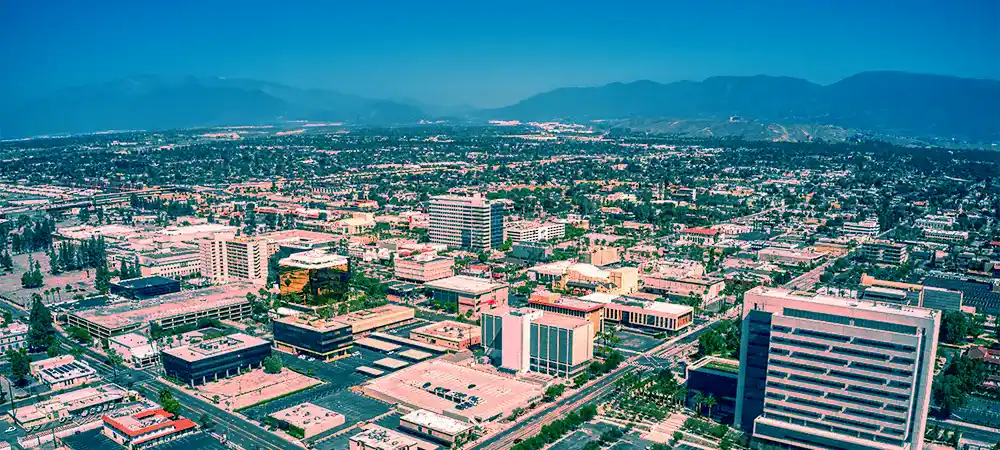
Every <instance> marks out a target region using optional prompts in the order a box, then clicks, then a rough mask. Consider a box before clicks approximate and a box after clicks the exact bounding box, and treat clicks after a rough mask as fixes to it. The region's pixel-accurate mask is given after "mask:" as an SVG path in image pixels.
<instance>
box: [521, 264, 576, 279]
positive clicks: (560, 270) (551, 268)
mask: <svg viewBox="0 0 1000 450" xmlns="http://www.w3.org/2000/svg"><path fill="white" fill-rule="evenodd" d="M574 264H576V261H570V260H563V261H555V262H550V263H546V264H539V265H537V266H532V267H530V268H529V269H528V270H529V271H532V272H537V273H540V274H543V275H552V276H563V275H565V274H566V270H568V269H569V268H570V266H572V265H574Z"/></svg>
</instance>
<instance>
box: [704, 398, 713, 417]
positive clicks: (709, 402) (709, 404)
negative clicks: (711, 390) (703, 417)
mask: <svg viewBox="0 0 1000 450" xmlns="http://www.w3.org/2000/svg"><path fill="white" fill-rule="evenodd" d="M714 406H715V396H714V395H712V394H708V397H705V407H706V408H708V418H709V419H711V418H712V407H714Z"/></svg>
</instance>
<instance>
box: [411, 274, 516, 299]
mask: <svg viewBox="0 0 1000 450" xmlns="http://www.w3.org/2000/svg"><path fill="white" fill-rule="evenodd" d="M424 286H425V287H429V288H432V289H440V290H443V291H451V292H461V293H467V294H476V295H479V294H486V293H489V292H493V291H495V290H497V289H500V288H503V287H505V286H506V284H503V283H494V282H492V281H490V280H488V279H486V278H477V277H470V276H467V275H456V276H453V277H448V278H441V279H440V280H434V281H428V282H426V283H424Z"/></svg>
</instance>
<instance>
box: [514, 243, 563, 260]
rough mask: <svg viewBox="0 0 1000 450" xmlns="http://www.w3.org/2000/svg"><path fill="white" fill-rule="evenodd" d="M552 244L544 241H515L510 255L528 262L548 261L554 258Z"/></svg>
mask: <svg viewBox="0 0 1000 450" xmlns="http://www.w3.org/2000/svg"><path fill="white" fill-rule="evenodd" d="M552 255H553V250H552V245H551V244H546V243H542V242H514V243H513V244H511V248H510V256H511V257H512V258H517V259H523V260H525V261H528V262H539V261H548V260H550V259H552Z"/></svg>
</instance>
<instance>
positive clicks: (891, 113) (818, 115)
mask: <svg viewBox="0 0 1000 450" xmlns="http://www.w3.org/2000/svg"><path fill="white" fill-rule="evenodd" d="M442 114H449V116H448V117H447V119H448V120H449V121H452V122H456V121H461V122H481V121H484V120H488V119H505V120H514V119H517V120H554V119H563V120H577V121H583V120H610V121H616V122H617V123H624V124H626V125H627V126H636V127H640V128H643V129H647V130H651V131H661V132H671V133H681V134H691V133H692V129H691V128H679V127H677V124H678V123H684V124H695V126H694V128H693V129H694V130H702V129H709V130H710V132H712V133H713V135H718V134H727V133H728V134H738V135H745V134H746V127H733V126H732V125H731V124H733V123H752V124H757V125H755V126H759V127H762V128H764V129H768V130H778V131H777V134H778V135H781V134H783V133H782V131H781V130H782V129H786V130H787V128H788V127H794V128H795V129H796V130H799V131H801V133H798V134H796V133H792V135H791V136H789V135H788V133H784V134H785V136H784V138H786V139H790V140H799V139H805V138H807V137H812V136H814V134H810V133H811V131H806V130H813V131H815V130H822V129H824V128H826V127H832V128H836V129H840V130H857V131H865V132H871V133H876V134H885V135H900V136H913V137H936V138H943V139H952V138H955V139H961V140H967V141H971V142H980V143H985V142H997V141H1000V81H996V80H979V79H966V78H956V77H950V76H938V75H918V74H909V73H902V72H865V73H860V74H857V75H854V76H851V77H848V78H845V79H843V80H840V81H838V82H836V83H833V84H830V85H825V86H824V85H819V84H815V83H812V82H809V81H806V80H802V79H797V78H788V77H770V76H752V77H712V78H708V79H706V80H704V81H701V82H694V81H681V82H675V83H667V84H663V83H657V82H653V81H636V82H632V83H612V84H608V85H605V86H599V87H583V88H561V89H556V90H553V91H550V92H545V93H542V94H538V95H535V96H532V97H529V98H527V99H524V100H522V101H520V102H518V103H516V104H513V105H510V106H507V107H504V108H497V109H488V110H469V109H464V108H463V109H460V110H455V109H453V108H439V107H433V106H428V105H422V104H419V103H417V102H412V101H405V100H403V101H399V100H381V99H371V98H365V97H361V96H356V95H351V94H344V93H339V92H335V91H331V90H325V89H299V88H293V87H289V86H284V85H280V84H276V83H269V82H264V81H255V80H244V79H226V78H194V77H187V78H177V79H172V78H167V77H158V76H140V77H130V78H126V79H122V80H117V81H113V82H108V83H102V84H95V85H88V86H81V87H76V88H71V89H64V90H61V91H58V92H53V93H52V94H50V95H48V96H46V97H44V98H41V99H37V100H33V101H30V102H27V103H24V104H21V105H7V106H6V107H2V108H0V130H2V132H3V137H4V138H12V137H25V136H35V135H42V134H57V133H84V132H93V131H100V130H109V129H147V130H149V129H170V128H184V127H196V126H215V125H250V124H263V123H274V122H279V121H286V120H311V121H338V122H345V123H348V124H358V125H372V126H387V125H404V124H414V123H417V122H419V121H420V120H435V119H438V118H441V117H440V115H442ZM622 119H627V120H624V121H623V120H622ZM713 123H724V124H729V125H727V126H725V127H718V126H717V127H714V128H708V127H709V126H711V125H712V124H713ZM664 124H665V125H664ZM712 130H721V131H712ZM727 130H730V131H727ZM737 130H739V131H737ZM841 134H844V135H846V133H835V134H833V136H839V135H841ZM746 137H749V138H772V137H773V136H771V135H767V134H766V133H765V134H764V135H761V136H755V135H752V134H751V135H749V136H746Z"/></svg>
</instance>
